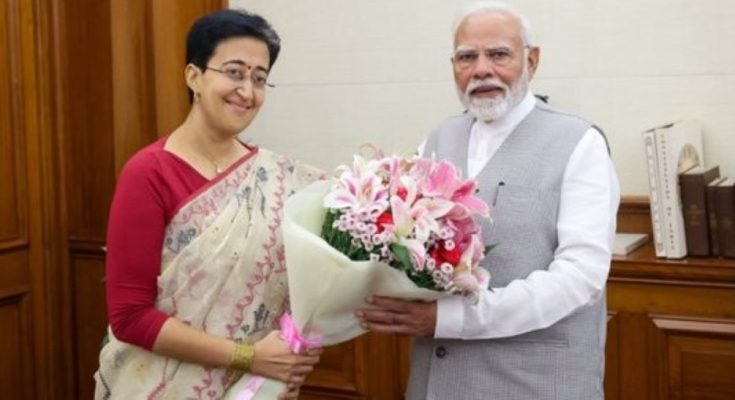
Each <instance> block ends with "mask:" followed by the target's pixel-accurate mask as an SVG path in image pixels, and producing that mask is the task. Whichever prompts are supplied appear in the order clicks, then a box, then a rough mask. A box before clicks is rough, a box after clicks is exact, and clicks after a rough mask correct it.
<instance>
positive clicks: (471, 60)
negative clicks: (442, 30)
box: [453, 46, 530, 69]
mask: <svg viewBox="0 0 735 400" xmlns="http://www.w3.org/2000/svg"><path fill="white" fill-rule="evenodd" d="M528 48H530V46H525V47H524V49H528ZM482 54H483V55H484V56H485V58H487V59H488V60H489V61H490V62H491V63H492V64H493V65H495V66H497V67H507V66H508V65H510V64H511V63H512V62H513V60H514V59H515V54H514V53H513V51H512V50H511V49H509V48H507V47H492V48H487V49H484V50H482ZM479 59H480V52H478V51H477V50H457V51H456V52H455V53H454V57H453V60H454V63H455V64H456V65H457V67H459V68H460V69H465V68H470V67H472V66H473V65H475V64H476V63H477V60H479Z"/></svg>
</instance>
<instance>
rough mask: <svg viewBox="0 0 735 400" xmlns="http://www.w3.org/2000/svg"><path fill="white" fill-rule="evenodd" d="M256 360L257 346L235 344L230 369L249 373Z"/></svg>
mask: <svg viewBox="0 0 735 400" xmlns="http://www.w3.org/2000/svg"><path fill="white" fill-rule="evenodd" d="M254 359H255V345H253V344H251V343H242V342H235V346H234V347H233V349H232V355H231V356H230V368H233V369H237V370H240V371H245V372H249V371H250V369H251V368H252V366H253V360H254Z"/></svg>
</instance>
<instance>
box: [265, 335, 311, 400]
mask: <svg viewBox="0 0 735 400" xmlns="http://www.w3.org/2000/svg"><path fill="white" fill-rule="evenodd" d="M280 333H281V332H280V331H273V332H271V333H269V334H268V335H267V336H266V337H264V338H263V339H261V340H259V341H257V342H255V354H254V357H253V363H252V365H251V367H250V372H252V373H253V374H255V375H261V376H265V377H267V378H271V379H276V380H279V381H281V382H284V383H286V391H285V392H284V393H282V394H281V396H279V398H283V399H292V398H294V399H295V398H296V396H298V392H299V388H300V387H301V385H302V384H303V383H304V380H305V379H306V375H307V374H308V373H309V372H311V371H312V370H314V364H316V363H317V362H319V356H320V355H321V353H322V349H313V350H307V351H306V352H304V353H303V354H293V353H292V352H291V349H290V348H289V347H288V345H287V344H286V342H284V341H283V340H282V339H281V338H280ZM283 396H287V397H283Z"/></svg>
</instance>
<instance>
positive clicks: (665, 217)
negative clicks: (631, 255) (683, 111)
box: [643, 120, 735, 258]
mask: <svg viewBox="0 0 735 400" xmlns="http://www.w3.org/2000/svg"><path fill="white" fill-rule="evenodd" d="M643 142H644V144H645V150H646V162H647V167H648V168H647V169H648V178H649V179H648V183H649V190H650V203H651V222H652V225H653V239H654V244H655V246H654V247H655V249H656V256H657V257H666V258H683V257H685V256H687V255H689V256H722V257H732V258H735V182H734V181H733V179H730V178H722V177H720V169H719V167H718V166H714V167H709V168H707V167H705V164H704V158H703V152H702V129H701V125H700V124H699V123H698V122H697V121H694V120H689V121H680V122H676V123H672V124H666V125H662V126H659V127H655V128H652V129H649V130H647V131H645V132H643Z"/></svg>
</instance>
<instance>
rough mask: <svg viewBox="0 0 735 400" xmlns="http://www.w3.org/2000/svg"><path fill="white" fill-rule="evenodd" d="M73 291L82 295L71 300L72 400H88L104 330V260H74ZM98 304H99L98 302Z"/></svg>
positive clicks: (93, 257)
mask: <svg viewBox="0 0 735 400" xmlns="http://www.w3.org/2000/svg"><path fill="white" fill-rule="evenodd" d="M71 265H72V271H73V277H74V279H73V291H74V292H75V293H80V294H83V296H76V297H75V299H74V332H75V338H76V348H75V356H76V359H77V360H78V361H77V363H76V384H77V397H76V399H79V400H85V399H92V398H93V394H94V379H93V374H94V372H95V371H97V367H98V359H99V351H100V348H101V344H102V339H103V338H104V336H105V333H106V328H107V312H106V309H105V302H104V298H105V285H104V280H103V278H104V276H105V260H104V257H102V256H84V255H82V256H76V257H75V258H74V259H73V260H72V264H71ZM100 300H102V301H100Z"/></svg>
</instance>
